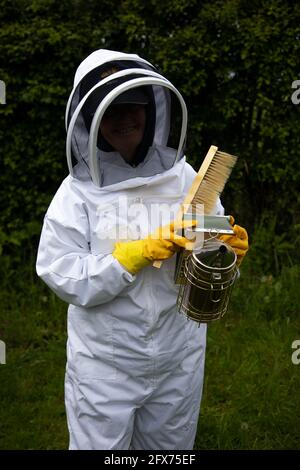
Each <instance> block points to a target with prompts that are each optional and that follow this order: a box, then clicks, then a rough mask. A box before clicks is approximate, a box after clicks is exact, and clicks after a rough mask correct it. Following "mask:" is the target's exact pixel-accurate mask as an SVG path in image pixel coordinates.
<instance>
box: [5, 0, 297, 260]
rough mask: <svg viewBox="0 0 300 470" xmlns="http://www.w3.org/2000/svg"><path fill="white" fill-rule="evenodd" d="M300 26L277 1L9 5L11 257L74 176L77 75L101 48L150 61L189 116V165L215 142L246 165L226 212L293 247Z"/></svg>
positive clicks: (50, 0)
mask: <svg viewBox="0 0 300 470" xmlns="http://www.w3.org/2000/svg"><path fill="white" fill-rule="evenodd" d="M299 16H300V10H299V8H298V6H297V4H296V3H294V5H293V2H288V1H280V0H270V1H268V2H266V1H256V0H252V1H251V2H247V1H244V0H228V1H226V2H224V1H219V0H209V1H203V2H198V1H193V0H175V1H174V0H172V1H171V0H166V1H164V2H161V1H158V0H152V1H151V0H150V1H148V2H142V1H136V0H127V1H123V2H119V1H116V0H109V1H102V0H101V1H99V2H98V1H97V2H96V1H89V0H85V1H81V0H73V1H71V0H65V1H63V2H61V1H58V0H35V1H31V2H30V1H29V2H28V1H21V0H15V1H13V2H11V1H8V0H0V22H1V27H0V57H1V63H0V79H1V80H4V81H5V83H6V86H7V96H6V100H7V104H6V105H1V106H0V148H1V163H0V165H1V168H0V188H1V189H0V202H1V207H2V210H1V215H0V245H1V246H4V247H5V249H6V250H7V251H8V252H14V246H18V245H20V244H22V246H24V244H25V243H27V242H31V241H32V238H33V237H36V236H38V233H39V231H40V224H41V222H42V218H43V214H44V212H45V211H46V208H47V206H48V204H49V202H50V200H51V197H52V196H53V194H54V192H55V191H56V189H57V187H58V186H59V184H60V182H61V180H62V179H63V178H64V176H65V175H66V174H67V166H66V161H65V150H64V146H65V130H64V110H65V105H66V101H67V98H68V95H69V92H70V90H71V87H72V81H73V76H74V72H75V69H76V67H77V66H78V64H79V63H80V62H81V60H82V59H83V58H84V57H86V56H87V55H88V54H89V53H90V52H92V51H93V50H95V49H98V48H101V47H103V48H108V49H114V50H123V51H126V52H136V53H138V54H140V55H142V56H143V57H145V58H147V59H148V60H150V61H151V62H153V63H154V64H155V65H156V66H157V67H158V68H159V69H160V71H161V72H162V73H163V74H165V75H166V76H167V77H168V78H169V79H170V80H171V81H172V82H173V83H174V84H175V85H176V86H177V87H178V89H179V90H180V91H181V92H182V93H183V95H184V97H185V99H186V101H187V105H188V109H189V117H190V119H189V133H188V142H187V155H188V158H189V161H190V162H191V163H192V164H193V165H194V166H195V167H199V166H200V163H201V160H202V158H203V157H204V155H205V154H206V151H207V149H208V147H209V146H210V145H211V144H215V145H218V146H219V148H220V149H222V150H225V151H228V152H230V153H235V154H237V155H239V156H240V159H239V163H238V165H237V167H236V168H235V170H234V173H233V175H232V177H231V179H230V182H229V183H228V185H227V186H226V190H225V193H224V195H223V201H224V204H225V205H226V208H227V212H232V213H234V214H235V215H236V218H237V219H238V221H239V222H240V223H242V224H245V225H246V226H247V228H248V229H249V231H250V233H252V232H253V231H254V229H255V226H256V225H257V224H260V223H261V221H262V220H264V221H265V223H266V227H268V224H271V223H272V224H273V225H274V223H275V232H276V233H277V234H278V235H279V236H281V234H284V237H283V238H284V240H285V239H287V240H292V239H293V237H295V233H297V228H299V191H298V186H299V183H298V180H299V174H300V171H299V170H300V158H299V157H298V152H299V148H300V133H299V126H298V122H299V117H300V105H299V106H296V105H294V104H293V103H292V101H291V95H292V93H293V91H295V90H293V89H292V82H293V81H294V80H296V79H299V78H300V77H299V73H300V71H299V62H298V59H299V45H300V41H299V39H300V26H299V25H300V21H299ZM262 217H263V219H262ZM274 221H275V222H274ZM297 224H298V225H297Z"/></svg>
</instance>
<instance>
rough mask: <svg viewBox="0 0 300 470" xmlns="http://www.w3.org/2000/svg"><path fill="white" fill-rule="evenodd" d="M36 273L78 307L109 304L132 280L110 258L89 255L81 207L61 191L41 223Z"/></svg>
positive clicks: (132, 278)
mask: <svg viewBox="0 0 300 470" xmlns="http://www.w3.org/2000/svg"><path fill="white" fill-rule="evenodd" d="M36 270H37V274H38V276H40V277H41V278H42V279H43V281H44V282H45V283H46V284H47V285H48V286H49V287H50V288H51V289H52V290H53V291H54V292H55V293H56V294H57V295H58V297H60V298H61V299H62V300H64V301H65V302H68V303H70V304H73V305H77V306H81V307H94V306H96V305H99V304H102V303H105V302H108V301H110V300H111V299H113V298H114V297H116V296H117V295H118V294H119V293H121V292H122V291H123V289H125V288H126V287H127V286H129V285H130V284H131V282H132V281H133V280H134V279H135V276H132V275H131V274H130V273H128V272H127V271H126V270H125V269H124V268H123V267H122V266H121V265H120V263H119V262H118V261H117V260H116V259H115V258H114V257H113V256H112V255H111V254H109V255H101V254H100V255H94V254H92V253H91V251H90V243H89V221H88V217H87V213H86V210H85V208H84V204H83V203H82V202H81V201H79V200H78V201H76V197H75V199H74V196H73V195H72V194H68V193H67V192H66V190H64V188H63V187H61V188H60V189H59V191H58V193H57V194H56V196H55V197H54V199H53V201H52V203H51V205H50V207H49V209H48V212H47V214H46V216H45V219H44V224H43V228H42V233H41V238H40V243H39V248H38V255H37V263H36Z"/></svg>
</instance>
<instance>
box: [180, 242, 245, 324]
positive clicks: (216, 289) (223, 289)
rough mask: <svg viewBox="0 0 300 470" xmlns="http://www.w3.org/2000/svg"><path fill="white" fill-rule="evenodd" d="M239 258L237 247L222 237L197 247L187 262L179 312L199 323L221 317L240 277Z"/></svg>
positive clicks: (181, 287) (181, 288)
mask: <svg viewBox="0 0 300 470" xmlns="http://www.w3.org/2000/svg"><path fill="white" fill-rule="evenodd" d="M236 260H237V257H236V254H235V252H234V251H233V249H232V248H231V247H230V246H229V245H227V244H225V243H223V242H221V241H220V240H218V239H214V240H210V241H207V242H205V243H204V245H203V247H202V248H200V249H196V250H195V251H193V252H192V253H191V254H190V255H189V256H188V257H187V258H186V260H185V264H184V270H183V271H184V282H183V283H182V285H181V286H180V290H179V294H178V298H177V306H178V308H179V312H180V313H183V314H184V315H186V316H187V317H188V318H190V319H191V320H194V321H197V322H199V323H209V322H211V321H214V320H218V319H219V318H221V317H222V316H223V315H224V314H225V313H226V310H227V307H228V302H229V297H230V292H231V289H232V286H233V284H234V282H235V280H236V277H237V267H236Z"/></svg>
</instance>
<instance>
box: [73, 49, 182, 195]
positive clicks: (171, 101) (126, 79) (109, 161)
mask: <svg viewBox="0 0 300 470" xmlns="http://www.w3.org/2000/svg"><path fill="white" fill-rule="evenodd" d="M135 101H136V102H137V104H142V105H143V106H144V107H145V128H144V132H143V137H142V139H141V142H140V144H139V146H138V148H137V150H136V153H135V156H134V158H133V160H132V161H130V163H128V161H125V159H124V158H123V157H122V155H121V154H120V153H119V152H118V151H117V150H116V149H115V148H113V147H112V145H111V144H110V143H108V142H107V141H106V139H105V138H104V137H103V135H102V133H101V131H100V126H101V122H102V119H103V115H104V113H105V112H106V110H107V108H109V106H110V105H111V104H114V105H115V104H117V103H122V102H123V103H127V102H129V103H130V102H131V103H134V102H135ZM123 106H126V104H123ZM110 109H111V108H110ZM186 128H187V110H186V105H185V102H184V100H183V98H182V96H181V94H180V93H179V92H178V90H177V89H176V88H175V87H174V86H173V85H172V83H171V82H169V81H168V80H167V79H166V78H165V77H163V76H162V75H160V74H159V73H157V71H156V70H155V68H154V67H153V66H152V65H151V64H149V63H148V62H147V61H145V60H143V59H141V58H140V57H139V56H137V55H134V54H123V53H119V52H114V51H108V50H98V51H95V52H93V53H92V54H91V55H90V56H88V57H87V58H86V59H85V60H84V61H83V62H82V63H81V65H80V66H79V68H78V70H77V72H76V75H75V81H74V88H73V90H72V93H71V95H70V98H69V101H68V104H67V110H66V129H67V141H66V153H67V162H68V167H69V172H70V174H71V175H72V176H73V177H76V178H79V179H91V180H92V181H93V183H94V184H95V185H96V186H98V187H103V186H107V185H110V184H114V183H118V182H121V181H125V180H127V179H131V178H135V177H147V176H153V175H156V174H159V173H162V172H164V171H166V170H168V169H170V168H172V167H173V166H174V164H175V163H176V162H177V161H178V160H180V159H181V158H182V157H183V152H184V144H185V137H186Z"/></svg>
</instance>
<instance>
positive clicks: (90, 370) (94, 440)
mask: <svg viewBox="0 0 300 470" xmlns="http://www.w3.org/2000/svg"><path fill="white" fill-rule="evenodd" d="M186 126H187V112H186V106H185V103H184V100H183V98H182V96H181V95H180V93H179V92H178V90H177V89H176V88H175V87H174V86H173V85H172V84H171V83H170V82H169V81H168V80H167V79H166V78H164V77H163V76H161V75H160V74H159V73H158V72H157V71H156V69H155V68H154V67H153V66H152V65H151V64H150V63H149V62H147V61H146V60H144V59H142V58H140V57H139V56H138V55H135V54H125V53H120V52H115V51H109V50H97V51H95V52H93V53H92V54H91V55H89V56H88V57H87V58H86V59H85V60H84V61H83V62H82V63H81V64H80V66H79V68H78V70H77V72H76V75H75V80H74V88H73V90H72V92H71V95H70V98H69V102H68V105H67V110H66V127H67V141H66V153H67V161H68V166H69V171H70V175H69V176H68V177H67V178H66V179H65V180H64V181H63V183H62V185H61V186H60V188H59V189H58V191H57V193H56V195H55V196H54V198H53V200H52V202H51V204H50V207H49V209H48V211H47V214H46V216H45V220H44V225H43V229H42V234H41V239H40V245H39V250H38V257H37V273H38V275H39V276H40V277H41V278H42V279H43V280H44V281H45V282H46V283H47V284H48V286H49V287H50V288H51V289H52V290H53V291H54V292H55V293H56V294H57V295H58V296H59V297H60V298H61V299H63V300H64V301H66V302H68V303H69V304H70V305H69V309H68V343H67V368H66V379H65V402H66V411H67V420H68V428H69V433H70V449H129V448H134V449H192V448H193V444H194V439H195V433H196V429H197V421H198V415H199V407H200V401H201V393H202V385H203V373H204V356H205V338H206V326H205V325H204V324H202V325H201V326H200V327H199V328H198V325H197V324H196V323H195V322H192V321H187V320H186V318H185V317H183V316H182V315H180V314H178V312H177V309H176V298H177V294H178V288H177V286H175V284H174V280H173V276H174V269H175V260H176V256H173V255H174V253H175V252H176V251H177V250H178V249H179V247H181V246H186V243H188V242H189V241H188V240H187V239H186V238H184V237H182V236H180V234H179V235H178V234H177V233H178V232H177V228H178V227H177V226H174V224H172V223H170V222H172V220H173V219H174V218H175V215H176V212H177V210H178V208H179V205H180V202H182V200H183V198H184V195H185V194H186V193H187V191H188V189H189V186H190V185H191V182H192V180H193V178H194V175H195V172H194V170H193V169H192V168H191V166H190V165H189V164H188V163H187V162H186V160H185V157H184V142H185V135H186ZM176 137H177V138H178V142H177V143H176V144H174V142H175V140H174V139H176ZM215 212H216V213H223V208H222V206H221V204H220V203H219V204H218V207H216V209H215ZM162 226H163V227H164V229H163V230H160V227H162ZM166 228H167V230H166ZM149 234H150V236H149ZM233 238H234V239H235V241H233V242H232V245H234V244H235V243H236V245H239V243H240V241H239V239H238V238H237V237H233ZM243 243H245V242H244V241H243ZM156 259H164V260H165V261H164V263H163V265H162V267H161V269H156V268H155V267H153V266H152V261H153V260H156Z"/></svg>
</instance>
